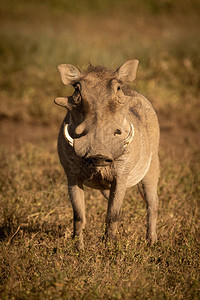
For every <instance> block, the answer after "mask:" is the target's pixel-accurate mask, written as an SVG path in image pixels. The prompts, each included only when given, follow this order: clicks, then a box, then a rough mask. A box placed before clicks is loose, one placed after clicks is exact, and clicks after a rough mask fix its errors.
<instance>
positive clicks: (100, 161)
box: [84, 154, 113, 166]
mask: <svg viewBox="0 0 200 300" xmlns="http://www.w3.org/2000/svg"><path fill="white" fill-rule="evenodd" d="M84 160H85V162H86V163H87V164H89V165H91V164H93V165H96V166H105V165H109V164H111V163H112V162H113V160H112V158H110V157H106V156H103V155H100V154H99V155H96V156H90V157H86V158H84Z"/></svg>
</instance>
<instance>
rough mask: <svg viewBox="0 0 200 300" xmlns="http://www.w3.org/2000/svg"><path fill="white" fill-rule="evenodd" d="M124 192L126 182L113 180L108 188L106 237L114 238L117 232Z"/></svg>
mask: <svg viewBox="0 0 200 300" xmlns="http://www.w3.org/2000/svg"><path fill="white" fill-rule="evenodd" d="M125 193H126V183H125V182H122V181H120V180H114V181H113V183H112V186H111V190H110V196H109V200H108V209H107V216H106V232H105V235H106V239H107V238H114V237H115V235H116V232H117V224H118V220H119V214H120V209H121V206H122V202H123V199H124V196H125Z"/></svg>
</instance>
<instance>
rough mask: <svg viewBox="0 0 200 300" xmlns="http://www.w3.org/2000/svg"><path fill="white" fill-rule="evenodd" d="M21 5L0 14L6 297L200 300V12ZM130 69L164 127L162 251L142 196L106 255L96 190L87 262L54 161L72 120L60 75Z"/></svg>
mask: <svg viewBox="0 0 200 300" xmlns="http://www.w3.org/2000/svg"><path fill="white" fill-rule="evenodd" d="M14 3H15V4H14V5H13V2H12V5H11V2H10V3H9V1H5V2H4V1H3V2H2V4H1V10H0V14H1V18H0V20H1V21H0V22H1V26H0V36H1V44H0V61H1V69H0V83H1V89H0V126H1V132H0V139H1V145H0V191H1V194H0V240H1V241H0V243H1V244H0V298H1V299H183V298H184V299H198V298H199V225H198V219H199V194H200V184H199V181H200V178H199V162H200V152H199V126H200V108H199V107H200V106H199V100H200V76H199V65H200V52H199V48H200V36H199V32H198V31H199V30H198V28H199V25H200V23H199V19H198V11H197V10H198V8H199V6H198V1H195V0H193V1H185V2H184V4H183V5H180V1H177V2H176V3H178V4H174V1H171V0H167V1H153V0H151V1H149V3H150V4H148V5H147V4H145V1H129V0H128V1H127V2H125V5H124V6H123V7H122V5H121V4H120V1H116V2H115V3H116V4H115V7H114V9H113V7H112V6H111V4H112V1H111V0H110V1H108V2H104V1H97V0H96V1H94V2H93V3H94V5H93V6H92V7H91V6H89V5H88V1H87V0H84V1H83V5H81V6H79V8H77V6H76V5H75V6H74V5H73V6H72V5H71V4H70V2H67V4H64V1H62V0H59V1H53V0H51V1H49V2H45V1H43V2H41V1H34V2H33V1H29V2H25V1H23V0H20V1H16V2H14ZM106 3H107V4H106ZM181 3H182V2H181ZM76 10H77V11H76ZM136 11H137V13H136ZM97 12H99V14H97ZM130 58H139V59H140V61H141V63H140V68H139V71H138V79H137V80H136V82H135V86H136V88H137V90H139V91H140V92H141V93H143V94H145V95H146V96H147V97H148V98H150V99H151V100H152V102H153V104H154V106H155V107H156V109H157V111H158V116H159V120H160V124H161V146H160V159H161V177H160V184H159V197H160V207H159V220H158V236H159V241H158V243H157V244H156V245H155V246H154V247H152V248H148V247H147V244H146V241H145V226H146V208H145V204H144V202H143V200H142V199H141V197H140V195H139V194H138V192H137V190H136V189H134V188H133V189H129V190H128V191H127V194H126V198H125V201H124V204H123V208H122V213H121V220H120V224H119V231H118V242H117V244H115V245H109V247H108V248H105V246H104V244H103V243H102V241H101V237H102V235H103V232H104V221H105V211H106V205H107V203H106V201H105V200H104V199H103V197H102V196H101V194H100V193H99V192H98V191H93V190H90V189H86V191H85V193H86V204H87V207H86V210H87V211H86V212H87V226H86V229H85V232H84V236H85V244H86V245H87V246H86V250H85V251H84V252H82V253H79V252H77V251H76V249H75V247H74V242H73V241H72V239H71V235H72V209H71V205H70V203H69V199H68V196H67V188H66V180H65V176H64V173H63V171H62V169H61V167H60V164H59V161H58V157H57V153H56V138H57V133H58V130H59V124H60V123H61V121H62V118H63V116H64V113H65V112H64V111H62V109H59V108H57V107H54V105H53V101H52V100H53V99H54V97H57V96H61V95H65V94H68V93H69V92H70V90H69V89H67V88H66V87H63V86H62V84H61V82H60V78H59V75H58V72H57V70H56V67H55V66H56V65H57V64H59V63H63V62H66V63H73V64H76V65H78V66H79V67H82V66H85V65H87V63H88V61H91V62H92V63H94V64H106V65H108V66H110V67H116V66H118V65H120V64H122V63H123V62H124V61H125V60H127V59H130Z"/></svg>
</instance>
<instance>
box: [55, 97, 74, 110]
mask: <svg viewBox="0 0 200 300" xmlns="http://www.w3.org/2000/svg"><path fill="white" fill-rule="evenodd" d="M54 103H55V104H57V105H59V106H62V107H65V108H67V109H68V110H71V108H72V107H71V104H70V103H69V102H68V98H64V97H58V98H56V99H55V100H54Z"/></svg>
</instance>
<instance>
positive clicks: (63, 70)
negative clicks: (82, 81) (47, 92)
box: [58, 64, 81, 85]
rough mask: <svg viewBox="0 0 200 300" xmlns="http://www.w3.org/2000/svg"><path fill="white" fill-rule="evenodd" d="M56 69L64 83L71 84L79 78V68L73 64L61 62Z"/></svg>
mask: <svg viewBox="0 0 200 300" xmlns="http://www.w3.org/2000/svg"><path fill="white" fill-rule="evenodd" d="M58 70H59V72H60V75H61V79H62V82H63V83H64V84H66V85H67V84H73V83H75V82H76V81H78V80H79V78H80V75H81V74H80V72H79V70H78V69H77V68H76V67H74V66H73V65H69V64H62V65H59V66H58Z"/></svg>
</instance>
